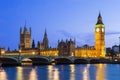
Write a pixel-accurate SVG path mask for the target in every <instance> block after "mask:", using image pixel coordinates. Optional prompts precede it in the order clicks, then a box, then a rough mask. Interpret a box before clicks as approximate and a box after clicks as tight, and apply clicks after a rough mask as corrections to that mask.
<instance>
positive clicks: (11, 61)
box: [0, 54, 120, 65]
mask: <svg viewBox="0 0 120 80" xmlns="http://www.w3.org/2000/svg"><path fill="white" fill-rule="evenodd" d="M118 61H119V63H120V60H118ZM0 62H1V63H2V64H3V65H4V64H5V65H21V64H22V63H23V62H31V63H32V64H33V65H35V64H38V65H41V64H51V63H53V62H54V63H56V64H74V63H75V64H87V63H109V62H111V60H110V59H106V58H90V57H86V58H84V57H75V56H41V55H13V54H12V55H11V54H7V55H1V56H0ZM112 62H113V60H112Z"/></svg>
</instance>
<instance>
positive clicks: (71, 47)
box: [58, 39, 75, 56]
mask: <svg viewBox="0 0 120 80" xmlns="http://www.w3.org/2000/svg"><path fill="white" fill-rule="evenodd" d="M58 51H59V52H58V55H59V56H74V55H75V41H72V39H70V40H69V41H68V40H66V42H65V41H63V40H61V42H58Z"/></svg>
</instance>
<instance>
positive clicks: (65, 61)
mask: <svg viewBox="0 0 120 80" xmlns="http://www.w3.org/2000/svg"><path fill="white" fill-rule="evenodd" d="M54 61H55V62H56V64H71V63H73V61H72V60H71V59H70V58H65V57H63V58H61V57H57V58H54Z"/></svg>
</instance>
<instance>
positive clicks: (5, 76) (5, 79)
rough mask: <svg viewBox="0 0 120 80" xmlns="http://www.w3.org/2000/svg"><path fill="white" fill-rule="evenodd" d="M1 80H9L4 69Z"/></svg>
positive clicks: (0, 74) (0, 73)
mask: <svg viewBox="0 0 120 80" xmlns="http://www.w3.org/2000/svg"><path fill="white" fill-rule="evenodd" d="M0 80H8V79H7V74H6V72H5V71H4V69H3V68H1V70H0Z"/></svg>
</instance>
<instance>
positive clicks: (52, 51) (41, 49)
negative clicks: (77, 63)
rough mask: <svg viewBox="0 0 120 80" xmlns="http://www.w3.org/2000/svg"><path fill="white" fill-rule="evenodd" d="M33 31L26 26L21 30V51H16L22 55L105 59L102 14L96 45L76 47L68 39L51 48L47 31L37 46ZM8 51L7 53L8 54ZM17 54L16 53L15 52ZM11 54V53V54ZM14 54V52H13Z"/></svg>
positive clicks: (95, 31) (98, 20)
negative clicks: (32, 36)
mask: <svg viewBox="0 0 120 80" xmlns="http://www.w3.org/2000/svg"><path fill="white" fill-rule="evenodd" d="M31 34H32V30H31V28H30V29H29V30H28V29H27V27H26V24H25V26H24V29H22V28H20V44H19V50H18V51H16V53H17V52H19V53H21V55H41V56H76V57H104V56H105V26H104V24H103V22H102V17H101V14H100V13H99V16H98V18H97V23H96V25H95V28H94V34H95V45H94V46H88V45H84V46H82V47H76V41H75V40H72V39H69V40H68V39H66V41H63V40H61V41H58V45H57V48H51V47H50V46H49V39H48V36H47V31H46V29H45V33H44V37H43V41H42V42H40V41H38V43H37V45H35V42H34V40H32V38H31ZM7 52H8V51H6V53H7ZM14 52H15V51H14ZM9 53H11V52H9ZM12 53H13V52H12Z"/></svg>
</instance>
